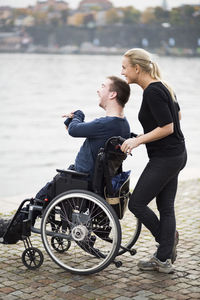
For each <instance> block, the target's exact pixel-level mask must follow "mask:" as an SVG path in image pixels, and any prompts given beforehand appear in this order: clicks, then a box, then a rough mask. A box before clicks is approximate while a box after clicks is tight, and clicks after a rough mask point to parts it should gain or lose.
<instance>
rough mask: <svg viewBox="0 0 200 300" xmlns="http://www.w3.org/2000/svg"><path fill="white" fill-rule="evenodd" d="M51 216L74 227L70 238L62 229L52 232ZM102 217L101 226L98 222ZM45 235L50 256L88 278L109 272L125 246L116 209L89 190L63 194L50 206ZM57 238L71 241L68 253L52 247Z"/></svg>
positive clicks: (43, 222)
mask: <svg viewBox="0 0 200 300" xmlns="http://www.w3.org/2000/svg"><path fill="white" fill-rule="evenodd" d="M51 214H54V215H55V218H56V220H61V222H62V223H63V224H64V223H65V224H67V225H65V226H66V227H67V228H70V229H69V230H68V231H67V234H66V235H65V234H64V233H63V230H62V226H61V227H60V228H59V232H53V231H52V230H51V228H52V227H53V226H52V224H50V221H49V220H50V219H51ZM98 218H100V225H99V226H98V225H97V224H96V223H95V222H96V219H98ZM94 220H95V221H94ZM94 223H95V224H94ZM63 226H64V225H63ZM109 230H110V231H109ZM105 232H106V234H107V237H106V238H105V236H104V233H105ZM41 236H42V241H43V244H44V247H45V249H46V251H47V253H48V254H49V256H50V257H51V259H52V260H53V261H54V262H55V263H56V264H58V265H59V266H60V267H62V268H64V269H65V270H67V271H69V272H71V273H75V274H85V275H86V274H93V273H96V272H99V271H101V270H103V269H105V268H106V267H107V266H108V265H109V264H110V263H111V262H112V261H113V260H114V258H115V256H116V255H117V254H118V252H119V247H120V243H121V228H120V224H119V220H118V218H117V216H116V214H115V212H114V210H113V209H112V208H111V207H110V205H109V204H108V203H107V202H106V201H105V200H104V199H103V198H101V197H100V196H98V195H96V194H94V193H92V192H89V191H85V190H71V191H67V192H65V193H62V194H60V195H59V196H57V197H56V198H55V199H54V200H53V201H52V202H51V203H50V204H49V205H48V206H47V208H46V210H45V212H44V214H43V217H42V223H41ZM54 236H57V237H60V238H62V239H66V241H70V242H71V246H70V248H69V249H68V251H67V252H63V253H59V252H58V251H56V250H55V249H54V247H52V245H51V239H52V237H54ZM108 236H109V237H108ZM110 236H112V239H110Z"/></svg>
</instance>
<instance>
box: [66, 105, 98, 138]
mask: <svg viewBox="0 0 200 300" xmlns="http://www.w3.org/2000/svg"><path fill="white" fill-rule="evenodd" d="M84 118H85V115H84V113H83V112H82V111H80V110H78V111H75V112H74V116H73V118H72V120H71V122H70V123H69V125H68V133H69V135H71V136H73V137H96V136H97V134H98V135H99V134H101V131H102V130H101V125H100V122H99V121H98V119H95V120H94V121H91V122H84ZM102 134H103V131H102Z"/></svg>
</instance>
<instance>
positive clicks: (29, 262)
mask: <svg viewBox="0 0 200 300" xmlns="http://www.w3.org/2000/svg"><path fill="white" fill-rule="evenodd" d="M43 261H44V256H43V254H42V252H41V251H40V250H39V249H38V248H34V247H30V248H27V249H25V250H24V252H23V253H22V262H23V264H24V265H25V267H27V268H28V269H29V270H35V269H37V268H39V267H40V266H41V265H42V264H43Z"/></svg>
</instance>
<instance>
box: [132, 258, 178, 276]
mask: <svg viewBox="0 0 200 300" xmlns="http://www.w3.org/2000/svg"><path fill="white" fill-rule="evenodd" d="M137 266H138V268H139V269H140V270H143V271H158V272H160V273H166V274H171V273H174V269H173V266H172V264H171V259H167V260H166V261H164V262H162V261H160V260H159V259H158V258H157V257H155V256H153V257H152V258H151V259H150V260H148V261H142V260H141V261H139V263H138V265H137Z"/></svg>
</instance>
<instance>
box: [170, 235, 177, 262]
mask: <svg viewBox="0 0 200 300" xmlns="http://www.w3.org/2000/svg"><path fill="white" fill-rule="evenodd" d="M178 242H179V233H178V231H177V230H176V232H175V238H174V246H173V249H172V256H171V261H172V264H173V263H174V262H175V260H176V257H177V249H176V247H177V245H178Z"/></svg>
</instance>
